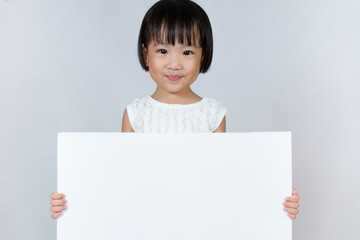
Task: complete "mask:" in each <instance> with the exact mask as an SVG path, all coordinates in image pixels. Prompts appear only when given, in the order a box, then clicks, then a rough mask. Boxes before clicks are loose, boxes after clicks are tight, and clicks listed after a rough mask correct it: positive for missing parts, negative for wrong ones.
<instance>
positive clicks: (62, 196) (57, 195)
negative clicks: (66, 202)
mask: <svg viewBox="0 0 360 240" xmlns="http://www.w3.org/2000/svg"><path fill="white" fill-rule="evenodd" d="M50 197H51V198H52V199H63V198H65V194H63V193H58V192H53V193H52V194H51V195H50Z"/></svg>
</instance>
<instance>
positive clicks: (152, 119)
mask: <svg viewBox="0 0 360 240" xmlns="http://www.w3.org/2000/svg"><path fill="white" fill-rule="evenodd" d="M126 109H127V113H128V116H129V121H130V124H131V127H132V128H133V129H134V131H135V132H143V133H197V132H213V131H215V130H216V129H217V128H218V127H219V125H220V123H221V121H222V119H223V118H224V116H225V114H226V108H224V107H223V105H222V104H221V103H220V102H219V101H217V100H215V99H213V98H208V97H203V98H202V100H200V101H198V102H196V103H191V104H169V103H163V102H159V101H157V100H155V99H154V98H152V97H151V96H150V95H149V96H145V97H143V98H136V99H135V100H134V101H133V102H132V103H131V104H129V105H127V106H126Z"/></svg>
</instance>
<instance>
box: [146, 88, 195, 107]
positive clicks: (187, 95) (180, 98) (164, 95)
mask: <svg viewBox="0 0 360 240" xmlns="http://www.w3.org/2000/svg"><path fill="white" fill-rule="evenodd" d="M151 97H152V98H153V99H155V100H157V101H159V102H163V103H169V104H191V103H196V102H198V101H200V100H201V99H202V98H201V97H200V96H199V95H197V94H196V93H194V92H193V91H192V90H191V89H190V88H189V90H188V91H186V92H185V91H184V92H179V93H171V92H167V91H164V90H161V89H159V88H156V90H155V92H154V93H153V94H152V95H151Z"/></svg>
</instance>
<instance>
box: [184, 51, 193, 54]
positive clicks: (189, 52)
mask: <svg viewBox="0 0 360 240" xmlns="http://www.w3.org/2000/svg"><path fill="white" fill-rule="evenodd" d="M184 54H185V55H191V54H193V52H192V51H185V52H184Z"/></svg>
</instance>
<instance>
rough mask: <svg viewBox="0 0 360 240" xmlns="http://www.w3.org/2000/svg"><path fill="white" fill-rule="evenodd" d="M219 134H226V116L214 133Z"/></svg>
mask: <svg viewBox="0 0 360 240" xmlns="http://www.w3.org/2000/svg"><path fill="white" fill-rule="evenodd" d="M217 132H226V119H225V116H224V118H223V120H222V121H221V123H220V125H219V127H218V128H217V129H216V130H215V131H214V133H217Z"/></svg>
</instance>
